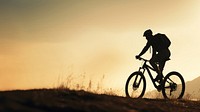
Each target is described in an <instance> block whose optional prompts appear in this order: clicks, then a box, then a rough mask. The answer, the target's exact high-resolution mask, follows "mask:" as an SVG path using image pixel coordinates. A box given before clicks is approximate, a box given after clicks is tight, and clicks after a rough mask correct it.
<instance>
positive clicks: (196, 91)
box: [186, 77, 200, 99]
mask: <svg viewBox="0 0 200 112" xmlns="http://www.w3.org/2000/svg"><path fill="white" fill-rule="evenodd" d="M186 94H190V95H191V97H192V98H195V99H196V98H197V99H200V77H197V78H195V79H194V80H192V81H188V82H186Z"/></svg>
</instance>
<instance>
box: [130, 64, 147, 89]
mask: <svg viewBox="0 0 200 112" xmlns="http://www.w3.org/2000/svg"><path fill="white" fill-rule="evenodd" d="M141 69H142V67H140V68H139V72H141ZM143 70H144V69H143ZM144 71H145V70H144ZM144 71H143V72H141V73H142V74H144ZM138 78H139V79H138ZM141 81H142V77H138V75H136V78H135V81H134V83H133V88H135V89H136V88H138V87H139V85H140V83H141Z"/></svg>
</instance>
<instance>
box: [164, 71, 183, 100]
mask: <svg viewBox="0 0 200 112" xmlns="http://www.w3.org/2000/svg"><path fill="white" fill-rule="evenodd" d="M184 92H185V81H184V79H183V77H182V75H181V74H180V73H178V72H170V73H169V74H167V75H166V77H165V78H164V81H163V89H162V94H163V96H164V98H166V99H181V98H182V97H183V95H184Z"/></svg>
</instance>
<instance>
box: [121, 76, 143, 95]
mask: <svg viewBox="0 0 200 112" xmlns="http://www.w3.org/2000/svg"><path fill="white" fill-rule="evenodd" d="M145 89H146V80H145V77H144V75H143V74H142V73H141V72H134V73H132V74H131V75H130V76H129V77H128V79H127V81H126V85H125V92H126V96H127V97H131V98H142V97H143V96H144V93H145Z"/></svg>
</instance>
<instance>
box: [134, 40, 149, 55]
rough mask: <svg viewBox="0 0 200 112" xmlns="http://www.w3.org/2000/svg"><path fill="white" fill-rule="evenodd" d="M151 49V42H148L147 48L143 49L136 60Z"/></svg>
mask: <svg viewBox="0 0 200 112" xmlns="http://www.w3.org/2000/svg"><path fill="white" fill-rule="evenodd" d="M149 47H150V44H149V42H147V44H146V46H144V48H143V49H142V51H141V52H140V54H139V55H137V56H136V58H139V57H140V56H142V55H143V54H144V53H145V52H146V51H147V50H148V49H149Z"/></svg>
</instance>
